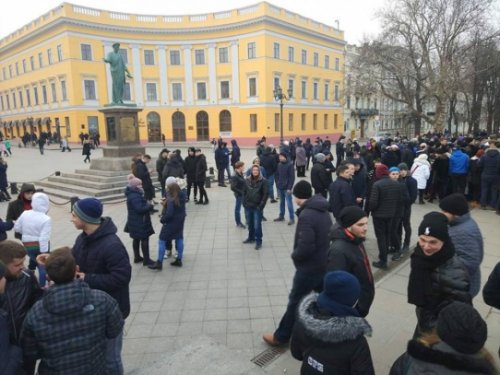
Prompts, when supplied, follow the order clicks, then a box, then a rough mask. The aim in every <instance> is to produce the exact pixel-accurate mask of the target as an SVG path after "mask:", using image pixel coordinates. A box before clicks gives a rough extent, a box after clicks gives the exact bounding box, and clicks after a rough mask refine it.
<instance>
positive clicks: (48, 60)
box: [47, 48, 53, 65]
mask: <svg viewBox="0 0 500 375" xmlns="http://www.w3.org/2000/svg"><path fill="white" fill-rule="evenodd" d="M47 62H48V64H49V65H52V63H53V61H52V48H49V49H48V50H47Z"/></svg>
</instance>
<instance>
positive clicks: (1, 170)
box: [0, 162, 9, 188]
mask: <svg viewBox="0 0 500 375" xmlns="http://www.w3.org/2000/svg"><path fill="white" fill-rule="evenodd" d="M8 186H9V183H8V182H7V164H6V163H1V162H0V188H7V187H8Z"/></svg>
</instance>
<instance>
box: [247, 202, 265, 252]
mask: <svg viewBox="0 0 500 375" xmlns="http://www.w3.org/2000/svg"><path fill="white" fill-rule="evenodd" d="M245 216H246V219H247V225H248V239H250V240H255V242H256V243H257V244H258V245H261V244H262V211H261V210H260V209H258V208H245Z"/></svg>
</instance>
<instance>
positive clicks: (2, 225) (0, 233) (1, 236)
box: [0, 219, 14, 241]
mask: <svg viewBox="0 0 500 375" xmlns="http://www.w3.org/2000/svg"><path fill="white" fill-rule="evenodd" d="M12 228H14V223H13V222H12V221H3V220H2V219H0V241H5V240H6V239H7V233H6V232H7V231H8V230H11V229H12Z"/></svg>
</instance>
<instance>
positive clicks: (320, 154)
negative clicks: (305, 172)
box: [314, 152, 326, 163]
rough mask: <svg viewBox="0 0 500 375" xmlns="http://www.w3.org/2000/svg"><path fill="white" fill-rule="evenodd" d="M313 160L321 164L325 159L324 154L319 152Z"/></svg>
mask: <svg viewBox="0 0 500 375" xmlns="http://www.w3.org/2000/svg"><path fill="white" fill-rule="evenodd" d="M314 159H316V161H318V162H320V163H323V162H324V161H325V159H326V156H325V154H323V153H321V152H320V153H319V154H316V155H314Z"/></svg>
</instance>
